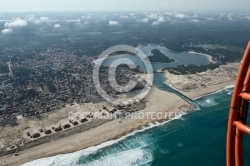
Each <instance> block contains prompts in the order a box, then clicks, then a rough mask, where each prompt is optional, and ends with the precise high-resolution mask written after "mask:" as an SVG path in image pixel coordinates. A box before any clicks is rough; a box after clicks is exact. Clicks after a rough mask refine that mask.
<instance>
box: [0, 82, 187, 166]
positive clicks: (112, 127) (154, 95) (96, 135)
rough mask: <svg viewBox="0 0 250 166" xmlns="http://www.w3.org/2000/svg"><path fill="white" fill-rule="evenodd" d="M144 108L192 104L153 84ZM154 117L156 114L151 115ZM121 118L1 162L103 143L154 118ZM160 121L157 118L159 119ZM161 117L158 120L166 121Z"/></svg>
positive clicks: (177, 107) (18, 161)
mask: <svg viewBox="0 0 250 166" xmlns="http://www.w3.org/2000/svg"><path fill="white" fill-rule="evenodd" d="M146 100H148V101H149V102H147V107H146V108H145V109H144V110H141V111H140V112H163V111H164V112H165V111H171V112H178V111H181V110H182V111H185V110H190V109H191V106H190V105H189V104H188V103H186V102H185V101H184V100H182V99H181V98H179V97H178V96H176V95H175V94H172V93H168V92H165V91H161V90H159V89H157V88H155V87H153V88H152V89H151V91H150V93H149V94H148V95H147V96H146ZM154 118H155V117H154ZM154 118H153V119H147V118H146V116H145V118H144V119H140V120H139V119H125V120H124V119H123V120H122V123H119V122H120V121H121V120H120V119H117V120H113V121H109V122H107V123H105V124H103V125H100V126H98V127H96V128H93V129H91V130H88V131H85V132H82V133H78V134H76V135H72V136H68V137H65V138H61V139H59V140H56V141H53V142H49V143H46V144H42V145H38V146H35V147H32V148H30V149H26V150H24V151H21V152H20V156H14V155H13V154H12V155H8V156H3V157H1V158H0V165H7V164H8V165H20V164H23V163H26V162H29V161H32V160H35V159H38V158H43V157H49V156H54V155H57V154H64V153H69V152H75V151H78V150H82V149H84V148H87V147H90V146H94V145H98V144H101V143H103V142H106V141H109V140H113V139H117V138H119V137H122V136H124V135H126V134H128V133H130V132H133V131H136V130H138V129H139V128H142V126H148V123H151V122H153V121H156V119H154ZM158 120H159V119H158ZM166 120H167V119H162V120H160V121H166Z"/></svg>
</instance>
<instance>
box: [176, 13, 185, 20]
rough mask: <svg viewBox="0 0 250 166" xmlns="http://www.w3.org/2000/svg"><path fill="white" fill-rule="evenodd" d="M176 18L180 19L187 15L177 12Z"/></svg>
mask: <svg viewBox="0 0 250 166" xmlns="http://www.w3.org/2000/svg"><path fill="white" fill-rule="evenodd" d="M175 17H176V18H180V19H183V18H186V17H187V16H186V15H185V14H182V13H178V14H176V15H175Z"/></svg>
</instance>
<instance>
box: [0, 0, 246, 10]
mask: <svg viewBox="0 0 250 166" xmlns="http://www.w3.org/2000/svg"><path fill="white" fill-rule="evenodd" d="M16 9H18V10H27V9H29V10H32V9H33V10H37V9H40V10H48V9H49V10H54V9H56V10H65V9H67V10H77V9H78V10H79V9H82V10H85V11H168V10H178V11H182V10H183V11H229V12H230V11H231V12H236V11H243V12H247V11H249V12H250V0H0V11H3V10H16Z"/></svg>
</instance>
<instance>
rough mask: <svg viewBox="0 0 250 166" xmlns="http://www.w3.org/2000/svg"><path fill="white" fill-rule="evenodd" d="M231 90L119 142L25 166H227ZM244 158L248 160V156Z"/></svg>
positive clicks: (158, 83)
mask: <svg viewBox="0 0 250 166" xmlns="http://www.w3.org/2000/svg"><path fill="white" fill-rule="evenodd" d="M162 79H163V77H161V76H160V74H159V75H157V76H156V80H155V84H156V86H158V88H160V89H163V90H166V91H169V87H167V86H165V85H164V84H163V83H162V82H163V80H162ZM232 90H233V86H228V87H225V88H224V89H222V90H220V91H218V92H216V93H214V94H210V95H207V96H203V97H200V98H198V99H196V100H195V103H197V104H198V105H199V106H200V107H199V108H198V109H196V110H193V111H191V112H190V113H188V114H185V115H182V116H181V117H179V118H178V119H176V120H173V121H170V122H166V123H164V124H156V125H152V126H151V127H150V128H148V129H143V130H141V131H137V132H134V133H132V134H130V135H128V136H126V137H124V138H121V139H119V140H115V141H109V142H106V143H103V144H101V145H98V146H95V147H90V148H87V149H84V150H81V151H78V152H75V153H70V154H65V155H58V156H54V157H50V158H44V159H39V160H36V161H33V162H30V163H27V164H25V165H26V166H33V165H41V164H42V165H43V166H80V165H81V166H102V165H103V166H131V165H143V166H144V165H152V166H162V165H164V166H165V165H169V166H183V165H185V166H191V165H192V166H193V165H198V166H199V165H202V166H211V165H213V166H216V165H218V166H223V165H225V164H226V163H225V144H226V128H227V117H228V113H229V105H230V99H231V92H232ZM247 145H250V144H246V147H247ZM248 147H249V146H248ZM245 150H246V151H247V149H245ZM244 156H245V158H247V156H248V155H247V153H244ZM246 162H247V161H246ZM248 163H249V162H248Z"/></svg>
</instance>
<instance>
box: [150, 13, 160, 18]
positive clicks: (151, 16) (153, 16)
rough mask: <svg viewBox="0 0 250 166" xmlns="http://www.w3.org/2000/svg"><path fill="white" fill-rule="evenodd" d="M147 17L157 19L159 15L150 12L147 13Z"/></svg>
mask: <svg viewBox="0 0 250 166" xmlns="http://www.w3.org/2000/svg"><path fill="white" fill-rule="evenodd" d="M147 17H148V18H149V19H157V18H158V15H157V14H156V13H150V14H148V15H147Z"/></svg>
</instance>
